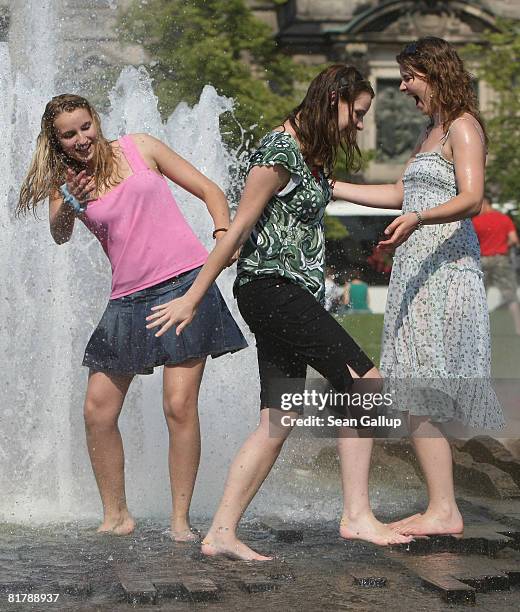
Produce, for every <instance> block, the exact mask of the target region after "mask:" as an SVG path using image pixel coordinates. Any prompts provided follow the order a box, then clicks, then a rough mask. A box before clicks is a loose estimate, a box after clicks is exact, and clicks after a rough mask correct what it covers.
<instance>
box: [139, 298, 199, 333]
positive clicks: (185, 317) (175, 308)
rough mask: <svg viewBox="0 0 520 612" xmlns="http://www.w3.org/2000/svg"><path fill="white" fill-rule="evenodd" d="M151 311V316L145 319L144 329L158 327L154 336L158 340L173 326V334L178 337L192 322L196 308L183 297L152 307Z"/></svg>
mask: <svg viewBox="0 0 520 612" xmlns="http://www.w3.org/2000/svg"><path fill="white" fill-rule="evenodd" d="M151 310H153V314H151V315H149V316H148V317H146V320H147V321H149V323H148V325H147V326H146V329H153V328H154V327H160V329H159V331H158V332H157V333H156V334H155V336H156V337H157V338H159V337H160V336H162V335H163V334H164V333H165V332H167V331H168V330H169V329H170V327H172V326H173V325H175V326H176V329H175V333H176V334H177V336H178V335H179V334H180V333H181V332H182V330H183V329H184V328H185V327H186V326H187V325H189V324H190V323H191V322H192V321H193V317H194V316H195V313H196V312H197V307H196V306H195V304H194V303H193V302H192V301H191V300H190V299H189V297H188V296H186V295H183V296H182V297H180V298H176V299H174V300H171V301H170V302H166V303H165V304H161V305H160V306H153V307H152V309H151Z"/></svg>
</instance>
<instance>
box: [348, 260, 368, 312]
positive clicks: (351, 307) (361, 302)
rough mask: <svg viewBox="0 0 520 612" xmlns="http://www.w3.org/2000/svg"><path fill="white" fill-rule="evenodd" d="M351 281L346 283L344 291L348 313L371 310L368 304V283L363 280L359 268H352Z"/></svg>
mask: <svg viewBox="0 0 520 612" xmlns="http://www.w3.org/2000/svg"><path fill="white" fill-rule="evenodd" d="M349 278H350V281H349V282H347V283H346V284H345V290H344V292H343V304H344V305H345V307H346V310H345V312H346V313H352V314H355V313H362V312H370V307H369V305H368V285H367V283H365V281H363V280H362V275H361V272H360V271H359V270H352V272H351V273H350V274H349Z"/></svg>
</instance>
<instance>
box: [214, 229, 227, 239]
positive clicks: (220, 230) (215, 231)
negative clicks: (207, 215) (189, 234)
mask: <svg viewBox="0 0 520 612" xmlns="http://www.w3.org/2000/svg"><path fill="white" fill-rule="evenodd" d="M227 231H228V228H227V227H217V229H216V230H213V234H212V236H213V238H216V237H217V236H216V234H217V232H227Z"/></svg>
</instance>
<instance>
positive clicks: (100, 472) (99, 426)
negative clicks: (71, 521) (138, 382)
mask: <svg viewBox="0 0 520 612" xmlns="http://www.w3.org/2000/svg"><path fill="white" fill-rule="evenodd" d="M131 381H132V376H108V375H107V374H104V373H103V372H93V371H91V372H90V374H89V379H88V386H87V394H86V397H85V408H84V415H85V430H86V434H87V446H88V452H89V455H90V461H91V463H92V469H93V470H94V476H95V477H96V482H97V485H98V489H99V493H100V495H101V501H102V503H103V522H102V524H101V525H100V526H99V528H98V531H99V532H105V531H109V532H111V533H115V534H117V535H127V534H129V533H131V532H132V531H133V530H134V527H135V522H134V519H133V518H132V517H131V516H130V513H129V512H128V508H127V505H126V495H125V475H124V466H125V457H124V452H123V441H122V439H121V433H120V431H119V427H118V425H117V422H118V419H119V415H120V413H121V409H122V407H123V401H124V399H125V396H126V393H127V391H128V387H129V386H130V382H131Z"/></svg>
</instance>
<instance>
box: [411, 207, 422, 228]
mask: <svg viewBox="0 0 520 612" xmlns="http://www.w3.org/2000/svg"><path fill="white" fill-rule="evenodd" d="M410 212H412V213H413V214H414V215H416V216H417V219H418V221H419V223H418V224H417V227H418V228H421V227H422V226H423V225H424V219H423V216H422V215H421V213H420V212H419V211H418V210H411V211H410Z"/></svg>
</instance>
